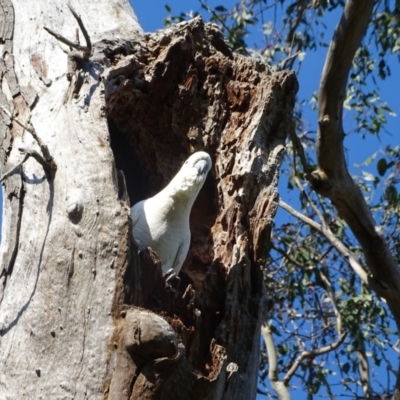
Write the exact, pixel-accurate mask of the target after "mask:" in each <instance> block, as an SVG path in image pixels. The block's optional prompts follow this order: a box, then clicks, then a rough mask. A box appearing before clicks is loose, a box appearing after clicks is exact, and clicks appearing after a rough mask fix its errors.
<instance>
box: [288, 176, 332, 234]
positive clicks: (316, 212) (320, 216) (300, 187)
mask: <svg viewBox="0 0 400 400" xmlns="http://www.w3.org/2000/svg"><path fill="white" fill-rule="evenodd" d="M294 181H295V183H296V185H297V187H298V188H299V189H300V191H301V192H302V193H303V195H304V196H305V198H306V199H307V201H308V204H310V206H311V208H312V209H313V210H314V212H315V214H317V215H318V218H319V219H320V221H321V222H322V226H324V227H325V228H326V227H327V226H328V224H327V223H326V221H325V218H324V216H323V215H322V213H321V212H320V211H319V209H318V207H317V206H316V205H315V204H314V202H313V201H312V200H311V199H310V196H309V195H308V194H307V192H306V191H305V190H304V187H303V185H302V184H301V182H300V179H299V178H298V177H297V176H294Z"/></svg>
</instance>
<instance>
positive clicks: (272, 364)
mask: <svg viewBox="0 0 400 400" xmlns="http://www.w3.org/2000/svg"><path fill="white" fill-rule="evenodd" d="M261 335H262V336H263V338H264V342H265V347H266V348H267V354H268V379H269V381H270V383H271V386H272V388H273V389H274V390H275V392H276V394H277V395H278V397H279V400H291V397H290V394H289V391H288V389H287V387H286V385H285V384H284V383H283V382H282V381H279V379H278V361H277V357H276V350H275V344H274V339H273V337H272V332H271V328H270V327H269V326H268V324H267V323H266V322H264V323H263V324H262V325H261Z"/></svg>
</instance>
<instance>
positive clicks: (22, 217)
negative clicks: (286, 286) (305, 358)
mask: <svg viewBox="0 0 400 400" xmlns="http://www.w3.org/2000/svg"><path fill="white" fill-rule="evenodd" d="M35 4H36V3H35ZM89 4H91V2H89V1H88V0H87V1H86V0H76V1H74V2H73V4H72V5H73V7H74V9H76V10H77V13H78V14H79V15H80V16H81V21H82V22H83V24H84V26H85V27H86V30H87V32H88V35H90V40H91V44H92V52H91V57H90V58H89V59H85V60H84V62H83V63H82V65H80V68H81V69H80V70H79V71H76V73H77V74H78V73H79V74H81V75H80V76H81V78H82V80H81V85H80V88H79V91H78V92H74V95H73V96H69V95H66V94H68V93H69V91H70V90H71V87H72V85H73V82H72V81H68V79H67V74H68V70H67V63H66V59H67V56H66V55H65V54H64V53H63V51H62V50H61V48H60V47H59V44H58V43H57V41H56V40H55V39H54V38H53V37H51V36H50V35H49V34H48V33H47V32H46V31H45V30H44V29H39V31H37V29H38V27H43V26H49V27H50V28H51V29H53V30H57V32H59V34H60V35H62V36H63V37H71V34H72V32H73V29H74V28H75V26H76V20H75V19H74V17H73V16H72V15H71V13H70V12H69V11H68V9H67V8H66V5H65V4H64V2H63V1H61V0H60V1H58V0H55V1H52V2H50V3H46V5H41V6H40V7H45V8H46V12H44V10H40V7H39V6H37V4H36V5H35V7H33V6H32V7H30V3H26V2H25V1H22V0H20V1H19V0H18V1H17V0H15V1H13V5H14V8H15V10H14V11H15V14H16V15H21V16H22V15H28V14H29V16H30V17H29V21H28V20H26V21H25V22H24V25H23V26H22V27H21V29H20V27H18V29H15V30H14V36H12V30H11V35H9V36H4V38H5V39H4V40H3V41H4V43H5V44H4V46H3V51H2V60H1V64H0V67H1V68H2V69H1V71H2V74H1V75H0V79H2V86H1V87H2V88H3V90H2V91H0V101H1V104H2V105H3V106H4V107H5V108H6V109H7V110H10V113H11V114H12V115H13V116H17V118H18V120H19V121H21V122H22V124H26V123H27V122H29V123H30V124H31V126H32V128H33V129H34V132H36V134H37V136H38V137H39V138H40V140H41V141H42V142H43V143H44V144H45V145H46V146H47V147H48V149H49V152H50V154H51V155H52V157H53V158H54V162H55V163H56V165H57V173H56V175H55V176H54V180H53V181H52V183H51V185H49V184H48V180H47V179H46V177H45V175H44V172H43V168H42V167H41V166H40V165H38V164H37V163H36V162H35V161H34V160H32V159H31V158H29V159H28V160H26V162H24V163H23V164H22V165H21V166H20V167H19V168H17V169H16V170H15V173H13V174H11V175H10V176H9V177H8V178H7V179H6V180H5V184H4V185H5V187H4V191H5V211H4V220H3V240H2V245H1V246H2V248H1V250H2V252H1V264H0V277H1V281H0V283H1V285H0V372H1V373H0V398H1V399H2V398H40V397H42V398H74V399H78V398H90V399H100V398H108V399H124V398H126V399H136V398H141V399H146V398H148V399H151V398H153V399H156V398H157V399H171V398H174V399H187V398H193V399H202V400H203V399H224V398H225V399H236V398H237V399H239V398H240V399H242V398H253V397H254V396H255V393H256V383H257V382H256V377H257V371H258V364H259V337H260V324H261V322H262V320H263V318H264V313H265V297H264V296H265V290H264V283H263V274H262V272H261V268H262V267H263V266H264V264H265V257H266V250H267V248H268V245H269V236H270V231H271V228H272V221H273V217H274V214H275V211H276V208H277V204H278V203H277V202H278V193H277V181H278V173H279V165H280V157H281V155H282V152H283V151H284V142H285V138H286V136H287V134H288V132H289V131H290V130H291V129H293V121H292V116H291V113H292V108H293V104H294V96H295V94H296V91H297V81H296V78H295V76H294V74H293V73H289V72H280V73H274V72H272V71H271V70H270V69H269V68H268V67H267V66H266V65H264V64H263V63H261V62H259V61H256V60H252V59H249V58H244V57H241V56H238V55H236V54H234V53H232V51H231V50H230V49H229V47H228V46H227V45H226V43H225V41H224V39H223V37H222V36H221V34H220V32H219V31H218V29H217V28H216V27H215V26H213V25H205V24H204V23H203V22H202V21H201V19H195V20H193V21H191V22H188V23H182V24H179V25H177V26H175V27H173V28H171V29H168V30H166V31H163V32H158V33H155V34H153V35H142V34H141V31H140V28H139V27H138V25H137V24H136V20H135V17H134V15H133V13H132V11H131V9H130V8H129V4H128V1H127V0H115V1H111V0H99V1H98V2H97V6H96V9H97V10H98V15H96V16H95V18H94V16H92V15H90V14H88V13H89V10H90V7H89ZM0 5H2V6H3V9H6V7H9V8H8V10H9V11H8V12H7V21H8V20H10V18H9V17H10V15H12V12H11V11H12V6H11V3H10V2H9V1H8V0H0ZM10 10H11V11H10ZM60 10H62V13H61V12H60ZM99 10H102V11H104V12H101V11H99ZM25 13H28V14H25ZM4 15H6V14H4ZM49 16H51V17H52V18H50V17H49ZM61 16H62V18H61ZM17 21H18V18H17ZM54 27H57V29H54ZM99 27H104V28H103V29H104V30H102V31H99V29H100V28H99ZM6 31H7V32H9V31H10V30H5V31H4V32H6ZM4 35H6V33H4ZM33 37H35V38H36V40H32V39H31V38H33ZM28 38H29V40H28ZM16 54H17V55H16ZM17 56H18V62H17V63H14V60H15V59H16V57H17ZM22 66H24V67H23V68H22ZM27 87H29V88H30V89H29V90H30V93H34V95H31V96H30V97H29V99H32V98H36V100H35V101H34V102H33V101H31V100H28V98H27V97H26V96H25V97H24V96H23V94H22V92H24V93H28V90H22V88H27ZM1 118H3V119H2V120H1V124H0V134H1V143H2V150H3V151H2V152H1V154H0V157H1V165H2V170H3V172H4V171H9V170H10V168H11V167H12V166H15V165H19V163H20V162H21V160H22V158H21V157H23V155H21V154H20V152H19V151H18V149H19V148H21V147H25V148H32V149H38V146H37V143H36V142H35V141H34V140H32V137H31V136H30V135H29V134H27V133H26V132H24V129H22V128H21V127H20V126H19V125H18V124H17V123H16V122H15V121H13V120H12V119H11V118H9V117H8V116H7V115H6V114H4V113H2V114H1ZM195 150H205V151H207V152H208V153H209V154H210V155H211V157H212V159H213V164H214V165H213V169H212V171H211V173H210V174H209V177H208V179H207V181H206V183H205V185H204V187H203V189H202V191H201V193H200V195H199V197H198V199H197V201H196V203H195V205H194V208H193V212H192V216H191V229H192V244H191V249H190V251H189V255H188V258H187V260H186V262H185V265H184V267H183V271H182V273H181V274H180V276H179V278H177V279H174V280H171V282H168V283H166V282H165V279H164V278H163V277H162V276H161V271H160V266H159V261H158V259H157V255H156V254H155V253H153V252H152V251H151V250H150V249H148V250H144V251H143V250H141V251H138V249H137V247H136V244H135V242H134V240H133V239H132V237H131V230H130V220H129V206H130V204H128V203H131V204H133V203H135V202H137V201H139V200H141V199H143V198H146V197H148V196H150V195H152V194H154V193H156V192H157V191H159V190H160V189H161V188H162V187H163V186H164V185H165V184H166V183H167V182H168V181H169V180H170V179H171V177H172V176H173V175H174V174H175V173H176V171H177V170H178V169H179V167H180V164H181V162H182V161H183V160H185V159H186V158H187V156H188V155H189V154H190V153H191V152H193V151H195ZM2 396H3V397H2Z"/></svg>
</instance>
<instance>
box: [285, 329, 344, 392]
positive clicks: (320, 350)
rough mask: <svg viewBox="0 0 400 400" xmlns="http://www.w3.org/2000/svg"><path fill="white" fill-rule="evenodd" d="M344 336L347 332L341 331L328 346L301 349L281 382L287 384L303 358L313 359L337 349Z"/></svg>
mask: <svg viewBox="0 0 400 400" xmlns="http://www.w3.org/2000/svg"><path fill="white" fill-rule="evenodd" d="M346 336H347V332H342V333H341V334H340V335H339V338H338V340H336V342H333V343H331V344H330V345H328V346H324V347H320V348H318V349H315V350H311V351H303V352H302V353H301V354H300V355H299V357H297V359H296V361H295V362H294V364H293V365H292V366H291V368H290V369H289V371H288V372H287V373H286V376H285V377H284V378H283V380H282V382H283V383H284V384H285V385H287V384H288V383H289V381H290V379H291V378H292V376H293V374H294V373H295V372H296V370H297V368H299V366H300V364H301V363H302V361H303V360H305V359H313V358H315V357H317V356H320V355H322V354H326V353H329V352H330V351H332V350H335V349H337V348H338V347H339V346H340V345H341V344H342V343H343V341H344V339H345V338H346Z"/></svg>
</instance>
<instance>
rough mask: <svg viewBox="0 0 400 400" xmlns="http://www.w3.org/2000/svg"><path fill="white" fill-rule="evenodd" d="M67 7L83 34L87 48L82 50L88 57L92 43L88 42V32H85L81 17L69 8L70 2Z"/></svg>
mask: <svg viewBox="0 0 400 400" xmlns="http://www.w3.org/2000/svg"><path fill="white" fill-rule="evenodd" d="M67 7H68V8H69V10H70V11H71V13H72V15H73V16H74V17H75V19H76V21H77V22H78V25H79V28H81V31H82V33H83V36H84V38H85V41H86V46H87V47H86V50H84V51H85V53H86V54H88V55H89V54H90V53H91V51H92V42H91V41H90V37H89V34H88V31H87V30H86V28H85V25H84V24H83V22H82V19H81V16H80V15H79V14H78V13H77V12H76V11H75V10H74V8H73V7H72V6H71V3H70V2H68V3H67Z"/></svg>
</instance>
